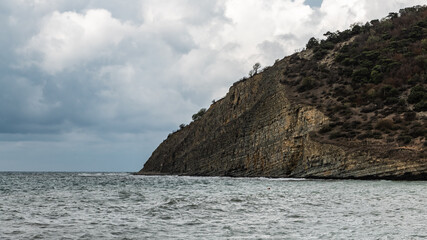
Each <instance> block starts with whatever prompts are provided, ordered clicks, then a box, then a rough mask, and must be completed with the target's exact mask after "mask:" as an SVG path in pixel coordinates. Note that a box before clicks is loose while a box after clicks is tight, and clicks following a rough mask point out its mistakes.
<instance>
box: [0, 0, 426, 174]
mask: <svg viewBox="0 0 427 240" xmlns="http://www.w3.org/2000/svg"><path fill="white" fill-rule="evenodd" d="M422 4H425V0H375V1H372V0H323V1H321V0H307V1H304V0H128V1H113V0H73V1H69V0H5V1H1V2H0V19H1V20H0V27H1V29H2V34H1V35H0V47H1V48H0V49H1V51H0V56H1V57H0V171H128V172H134V171H138V170H139V169H140V168H142V166H143V164H144V162H145V161H146V160H147V159H148V158H149V157H150V155H151V153H152V152H153V151H154V149H155V148H156V147H157V146H158V145H159V144H160V143H161V142H162V141H163V140H164V139H166V137H167V135H168V134H169V133H170V132H172V131H174V130H176V129H178V126H179V125H180V124H181V123H185V124H188V123H189V122H190V121H191V116H192V114H194V113H196V112H197V111H198V110H199V109H200V108H203V107H205V108H206V107H209V105H210V103H211V102H212V100H213V99H220V98H221V97H223V96H224V95H225V94H226V93H227V91H228V89H229V87H230V86H231V85H232V84H233V82H236V81H238V80H239V79H241V78H242V77H243V76H246V75H247V74H248V72H249V70H250V69H251V68H252V66H253V64H254V63H256V62H259V63H261V65H262V66H263V67H265V66H269V65H272V64H273V63H274V61H275V60H276V59H281V58H283V57H285V56H287V55H290V54H292V53H294V52H295V51H297V50H298V49H302V48H303V47H304V46H305V44H306V43H307V41H308V39H309V38H310V37H313V36H314V37H316V38H322V35H323V33H325V32H327V31H336V30H345V29H347V28H349V26H350V25H351V24H353V23H364V22H366V21H369V20H372V19H381V18H383V17H385V16H387V14H388V13H389V12H397V11H398V10H399V9H401V8H404V7H409V6H414V5H422Z"/></svg>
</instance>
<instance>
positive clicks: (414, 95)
mask: <svg viewBox="0 0 427 240" xmlns="http://www.w3.org/2000/svg"><path fill="white" fill-rule="evenodd" d="M426 98H427V91H426V90H425V89H424V87H423V86H421V85H417V86H415V87H413V88H412V89H411V93H410V94H409V96H408V103H418V102H420V101H422V100H423V99H426Z"/></svg>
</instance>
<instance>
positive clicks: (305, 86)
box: [297, 77, 316, 92]
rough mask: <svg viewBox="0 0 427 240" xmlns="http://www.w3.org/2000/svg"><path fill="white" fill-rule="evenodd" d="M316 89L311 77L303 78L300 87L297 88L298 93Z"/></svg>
mask: <svg viewBox="0 0 427 240" xmlns="http://www.w3.org/2000/svg"><path fill="white" fill-rule="evenodd" d="M314 87H316V81H315V80H314V79H313V78H312V77H305V78H304V79H303V80H302V81H301V84H300V86H299V87H298V89H297V90H298V92H304V91H307V90H310V89H312V88H314Z"/></svg>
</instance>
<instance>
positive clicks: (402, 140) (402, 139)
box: [397, 135, 412, 144]
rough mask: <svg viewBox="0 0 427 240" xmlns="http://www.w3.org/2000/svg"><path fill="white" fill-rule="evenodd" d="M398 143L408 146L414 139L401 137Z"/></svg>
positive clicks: (406, 136) (405, 136)
mask: <svg viewBox="0 0 427 240" xmlns="http://www.w3.org/2000/svg"><path fill="white" fill-rule="evenodd" d="M397 141H399V142H402V143H403V144H408V143H410V142H411V141H412V137H411V136H408V135H400V136H399V137H398V138H397Z"/></svg>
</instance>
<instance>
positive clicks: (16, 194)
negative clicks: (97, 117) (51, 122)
mask: <svg viewBox="0 0 427 240" xmlns="http://www.w3.org/2000/svg"><path fill="white" fill-rule="evenodd" d="M0 239H427V182H425V181H418V182H407V181H357V180H305V179H268V178H227V177H179V176H133V175H131V174H129V173H12V172H3V173H0Z"/></svg>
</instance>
